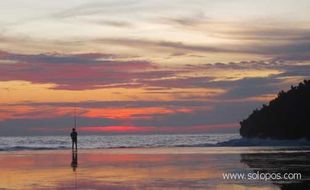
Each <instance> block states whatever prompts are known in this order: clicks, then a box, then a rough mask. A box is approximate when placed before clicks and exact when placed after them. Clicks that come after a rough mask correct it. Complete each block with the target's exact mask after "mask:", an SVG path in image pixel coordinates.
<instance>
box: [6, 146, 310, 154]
mask: <svg viewBox="0 0 310 190" xmlns="http://www.w3.org/2000/svg"><path fill="white" fill-rule="evenodd" d="M71 151H72V149H70V148H69V149H45V150H44V149H43V150H8V151H0V155H1V154H58V153H70V152H71ZM78 152H79V153H105V154H257V153H310V146H302V147H300V146H299V147H294V146H247V147H227V146H223V147H147V148H145V147H141V148H140V147H139V148H128V147H126V148H98V149H78Z"/></svg>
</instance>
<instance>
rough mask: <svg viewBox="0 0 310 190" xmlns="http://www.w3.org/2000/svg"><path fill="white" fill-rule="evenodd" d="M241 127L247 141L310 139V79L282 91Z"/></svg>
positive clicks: (242, 122)
mask: <svg viewBox="0 0 310 190" xmlns="http://www.w3.org/2000/svg"><path fill="white" fill-rule="evenodd" d="M240 125H241V128H240V135H241V136H242V137H246V138H271V139H301V138H307V139H310V80H304V81H303V82H301V83H299V85H298V86H292V87H291V89H290V90H288V91H287V92H284V91H281V92H279V94H278V96H277V98H275V99H273V100H271V101H270V102H269V104H268V105H263V107H262V108H260V109H256V110H254V111H253V113H251V114H250V116H249V117H248V118H247V119H245V120H243V121H241V122H240Z"/></svg>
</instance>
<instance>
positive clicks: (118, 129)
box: [79, 126, 155, 133]
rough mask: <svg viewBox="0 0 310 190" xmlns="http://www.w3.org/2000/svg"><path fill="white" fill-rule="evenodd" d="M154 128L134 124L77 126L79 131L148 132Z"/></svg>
mask: <svg viewBox="0 0 310 190" xmlns="http://www.w3.org/2000/svg"><path fill="white" fill-rule="evenodd" d="M154 130H155V127H136V126H107V127H80V128H79V131H87V132H116V133H130V132H150V131H154Z"/></svg>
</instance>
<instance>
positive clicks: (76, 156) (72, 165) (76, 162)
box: [71, 149, 78, 172]
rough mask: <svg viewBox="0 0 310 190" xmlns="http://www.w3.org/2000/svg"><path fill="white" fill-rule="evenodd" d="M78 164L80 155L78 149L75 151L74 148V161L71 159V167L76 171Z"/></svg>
mask: <svg viewBox="0 0 310 190" xmlns="http://www.w3.org/2000/svg"><path fill="white" fill-rule="evenodd" d="M77 166H78V155H77V151H74V150H73V149H72V161H71V167H72V170H73V171H74V172H75V171H76V168H77Z"/></svg>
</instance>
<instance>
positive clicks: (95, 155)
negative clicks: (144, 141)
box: [0, 148, 279, 190]
mask: <svg viewBox="0 0 310 190" xmlns="http://www.w3.org/2000/svg"><path fill="white" fill-rule="evenodd" d="M179 150H184V149H171V150H164V151H166V152H169V151H170V152H175V153H173V154H168V153H164V154H153V153H152V151H153V152H154V151H157V150H156V149H153V150H151V151H149V150H147V149H139V150H136V151H135V150H134V151H127V152H126V151H124V150H122V151H120V152H109V151H107V150H101V151H100V150H99V151H86V150H84V151H79V154H77V152H72V153H71V154H70V152H68V151H34V152H11V153H9V152H7V153H1V154H0V168H1V171H0V179H1V180H0V188H8V189H69V190H70V189H108V190H118V189H122V190H123V189H125V190H126V189H143V190H148V189H152V190H157V189H171V190H174V189H181V190H189V189H221V190H222V189H223V190H225V189H229V190H230V189H238V190H239V189H240V190H243V189H247V190H256V189H264V190H269V189H273V190H276V189H279V186H277V185H275V184H273V183H272V182H267V183H262V184H260V183H257V184H249V183H248V182H244V181H234V180H223V177H222V173H223V172H231V171H248V170H252V169H251V167H252V165H251V163H254V162H255V160H256V159H257V158H256V157H251V155H252V154H250V155H248V156H247V155H245V154H242V162H240V159H241V158H240V154H237V153H225V151H224V149H221V148H219V149H218V152H221V153H220V154H216V153H211V154H210V153H208V150H210V149H208V148H206V149H205V150H204V151H203V152H201V150H200V151H199V152H196V153H194V152H193V150H194V149H189V151H191V153H190V154H184V153H182V154H180V153H176V152H178V151H179ZM161 151H163V150H160V149H158V152H161ZM213 151H214V152H216V151H215V150H213ZM137 152H139V153H137ZM253 155H254V154H253ZM249 156H250V157H249ZM78 158H79V159H78ZM259 159H261V158H259ZM70 161H71V164H70V166H69V164H68V162H70ZM244 163H246V164H248V163H249V166H250V167H248V166H247V165H246V164H244ZM17 179H18V180H17Z"/></svg>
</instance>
